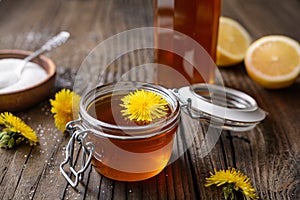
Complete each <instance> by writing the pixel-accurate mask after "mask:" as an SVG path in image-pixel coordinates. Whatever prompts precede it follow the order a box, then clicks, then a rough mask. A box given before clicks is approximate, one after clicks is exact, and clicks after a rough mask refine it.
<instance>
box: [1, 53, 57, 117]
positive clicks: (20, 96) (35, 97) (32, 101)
mask: <svg viewBox="0 0 300 200" xmlns="http://www.w3.org/2000/svg"><path fill="white" fill-rule="evenodd" d="M31 53H32V52H30V51H24V50H19V49H8V50H0V59H3V58H20V59H22V58H25V57H26V56H28V55H30V54H31ZM31 62H34V63H36V64H38V65H39V66H41V67H42V68H44V69H45V71H46V72H47V78H46V79H44V80H42V81H41V82H39V83H37V84H35V85H32V86H30V87H27V88H25V89H21V90H18V91H13V92H7V93H1V94H0V112H4V111H9V112H18V111H22V110H25V109H27V108H29V107H31V106H34V105H36V104H38V103H39V102H41V101H42V100H44V99H45V98H46V97H49V96H50V94H51V93H52V90H53V88H54V83H55V75H56V66H55V64H54V63H53V61H52V60H51V59H49V58H47V57H46V56H43V55H41V56H39V57H37V58H35V59H33V60H32V61H31ZM0 67H1V66H0Z"/></svg>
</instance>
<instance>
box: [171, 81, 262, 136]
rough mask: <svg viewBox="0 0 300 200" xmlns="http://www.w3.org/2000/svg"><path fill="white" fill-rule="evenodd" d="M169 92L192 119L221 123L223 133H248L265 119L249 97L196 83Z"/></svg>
mask: <svg viewBox="0 0 300 200" xmlns="http://www.w3.org/2000/svg"><path fill="white" fill-rule="evenodd" d="M172 92H173V94H174V95H175V96H176V97H177V98H178V100H179V101H180V103H181V104H182V106H183V107H184V108H185V109H183V110H185V111H186V112H188V113H189V115H190V116H191V117H194V118H197V117H198V118H202V119H206V121H207V122H208V121H209V123H213V122H219V124H222V122H223V124H222V125H221V126H222V127H221V128H223V129H227V130H234V131H245V130H250V129H252V128H253V127H254V126H255V125H256V124H258V123H259V122H261V121H262V120H263V119H264V118H265V117H266V112H265V111H263V110H262V109H260V108H259V107H258V106H257V103H256V101H255V100H254V99H253V98H252V97H251V96H249V95H247V94H246V93H243V92H241V91H238V90H235V89H231V88H225V87H222V86H218V85H212V84H204V83H199V84H194V85H191V86H186V87H182V88H179V89H172ZM218 126H220V125H218Z"/></svg>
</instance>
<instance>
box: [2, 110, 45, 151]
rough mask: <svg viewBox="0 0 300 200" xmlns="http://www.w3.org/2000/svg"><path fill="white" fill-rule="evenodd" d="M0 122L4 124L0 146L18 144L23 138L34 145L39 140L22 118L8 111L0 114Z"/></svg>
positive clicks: (10, 146)
mask: <svg viewBox="0 0 300 200" xmlns="http://www.w3.org/2000/svg"><path fill="white" fill-rule="evenodd" d="M0 124H1V125H3V126H4V128H3V129H2V132H1V136H0V140H1V144H0V146H1V147H2V146H6V145H7V146H8V147H9V148H12V147H13V146H14V145H15V144H19V143H20V142H22V141H23V140H25V141H26V142H28V143H29V144H30V145H36V144H37V143H38V141H39V140H38V137H37V135H36V134H35V132H34V131H33V130H32V128H30V127H29V126H28V125H27V124H26V123H25V122H24V121H23V120H22V119H20V118H19V117H16V116H14V115H13V114H11V113H9V112H4V113H1V114H0ZM22 137H23V138H22Z"/></svg>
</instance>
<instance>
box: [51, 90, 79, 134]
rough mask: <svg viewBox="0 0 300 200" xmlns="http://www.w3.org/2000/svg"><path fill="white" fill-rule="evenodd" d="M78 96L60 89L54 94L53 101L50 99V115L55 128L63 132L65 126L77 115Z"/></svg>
mask: <svg viewBox="0 0 300 200" xmlns="http://www.w3.org/2000/svg"><path fill="white" fill-rule="evenodd" d="M80 98H81V97H80V96H79V95H78V94H76V93H75V92H72V91H70V90H69V89H62V90H61V91H59V92H57V93H56V94H55V99H54V100H53V99H50V104H51V106H52V108H51V113H52V114H54V120H55V126H56V127H57V129H58V130H60V131H62V132H64V131H65V130H66V124H67V123H68V122H69V121H72V120H73V116H74V115H75V116H77V115H78V113H79V102H80Z"/></svg>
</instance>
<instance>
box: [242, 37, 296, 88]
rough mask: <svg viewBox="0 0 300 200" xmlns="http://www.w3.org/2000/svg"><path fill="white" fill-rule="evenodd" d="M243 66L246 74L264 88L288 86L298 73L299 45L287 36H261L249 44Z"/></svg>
mask: <svg viewBox="0 0 300 200" xmlns="http://www.w3.org/2000/svg"><path fill="white" fill-rule="evenodd" d="M245 67H246V70H247V73H248V75H249V76H250V77H251V78H252V79H253V80H254V81H255V82H257V83H258V84H260V85H261V86H263V87H265V88H268V89H279V88H285V87H288V86H290V85H292V84H293V83H294V82H295V80H296V79H297V78H298V76H299V73H300V45H299V43H298V42H297V41H296V40H294V39H292V38H289V37H287V36H282V35H270V36H265V37H262V38H260V39H258V40H256V41H255V42H254V43H253V44H251V45H250V46H249V48H248V50H247V52H246V56H245Z"/></svg>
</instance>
